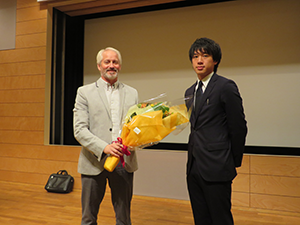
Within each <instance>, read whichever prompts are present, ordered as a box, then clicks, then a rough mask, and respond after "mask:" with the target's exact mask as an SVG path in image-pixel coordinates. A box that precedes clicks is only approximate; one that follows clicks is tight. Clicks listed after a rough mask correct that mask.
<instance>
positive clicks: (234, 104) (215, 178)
mask: <svg viewBox="0 0 300 225" xmlns="http://www.w3.org/2000/svg"><path fill="white" fill-rule="evenodd" d="M221 57H222V53H221V48H220V46H219V45H218V44H217V43H215V42H214V41H213V40H211V39H208V38H200V39H197V40H196V41H195V42H194V43H193V44H192V46H191V48H190V51H189V58H190V61H191V63H192V66H193V69H194V71H195V72H196V74H197V77H198V80H197V82H196V83H195V84H193V85H192V86H191V87H190V88H188V89H187V90H186V92H185V97H186V98H188V97H190V96H192V100H193V101H190V102H187V103H186V105H187V107H188V109H189V108H190V107H193V108H192V109H193V110H192V113H191V118H190V123H191V132H190V136H189V142H188V162H187V185H188V191H189V196H190V201H191V205H192V210H193V215H194V221H195V224H196V225H200V224H201V225H232V224H233V223H234V222H233V217H232V213H231V185H232V180H233V179H234V178H235V176H236V175H237V172H236V167H240V166H241V163H242V157H243V151H244V145H245V138H246V134H247V126H246V120H245V115H244V110H243V105H242V98H241V96H240V94H239V91H238V87H237V85H236V84H235V83H234V82H233V81H232V80H229V79H227V78H225V77H222V76H219V75H217V74H216V72H217V68H218V65H219V63H220V61H221Z"/></svg>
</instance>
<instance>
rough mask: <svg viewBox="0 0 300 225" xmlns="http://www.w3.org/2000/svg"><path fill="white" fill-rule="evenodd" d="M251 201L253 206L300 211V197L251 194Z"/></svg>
mask: <svg viewBox="0 0 300 225" xmlns="http://www.w3.org/2000/svg"><path fill="white" fill-rule="evenodd" d="M250 201H251V204H250V206H251V207H253V208H259V209H272V210H278V211H291V212H298V213H300V198H298V197H289V196H277V195H260V194H251V198H250Z"/></svg>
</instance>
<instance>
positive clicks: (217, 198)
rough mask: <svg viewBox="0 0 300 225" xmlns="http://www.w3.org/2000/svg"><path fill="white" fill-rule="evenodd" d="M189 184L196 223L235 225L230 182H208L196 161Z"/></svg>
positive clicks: (188, 180) (189, 177)
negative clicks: (201, 173)
mask: <svg viewBox="0 0 300 225" xmlns="http://www.w3.org/2000/svg"><path fill="white" fill-rule="evenodd" d="M187 185H188V191H189V196H190V201H191V206H192V210H193V216H194V221H195V225H233V224H234V223H233V217H232V213H231V185H232V181H228V182H208V181H206V180H204V179H203V178H202V176H201V175H200V173H199V170H198V168H197V164H196V161H195V160H194V161H193V163H192V168H191V171H190V173H189V174H188V176H187Z"/></svg>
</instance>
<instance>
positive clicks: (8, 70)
mask: <svg viewBox="0 0 300 225" xmlns="http://www.w3.org/2000/svg"><path fill="white" fill-rule="evenodd" d="M0 54H1V52H0ZM45 72H46V62H45V60H40V59H39V60H37V61H28V62H11V63H3V62H1V63H0V77H1V76H16V75H22V76H23V75H34V74H45ZM44 86H45V85H44Z"/></svg>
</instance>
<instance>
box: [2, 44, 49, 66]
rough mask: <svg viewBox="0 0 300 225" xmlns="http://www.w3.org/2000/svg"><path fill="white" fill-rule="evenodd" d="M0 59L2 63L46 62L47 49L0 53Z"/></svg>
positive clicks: (37, 48) (38, 48) (39, 48)
mask: <svg viewBox="0 0 300 225" xmlns="http://www.w3.org/2000/svg"><path fill="white" fill-rule="evenodd" d="M0 58H1V62H2V63H12V62H14V63H17V62H28V61H40V60H46V47H34V48H23V49H16V50H14V51H11V50H6V51H0Z"/></svg>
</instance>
